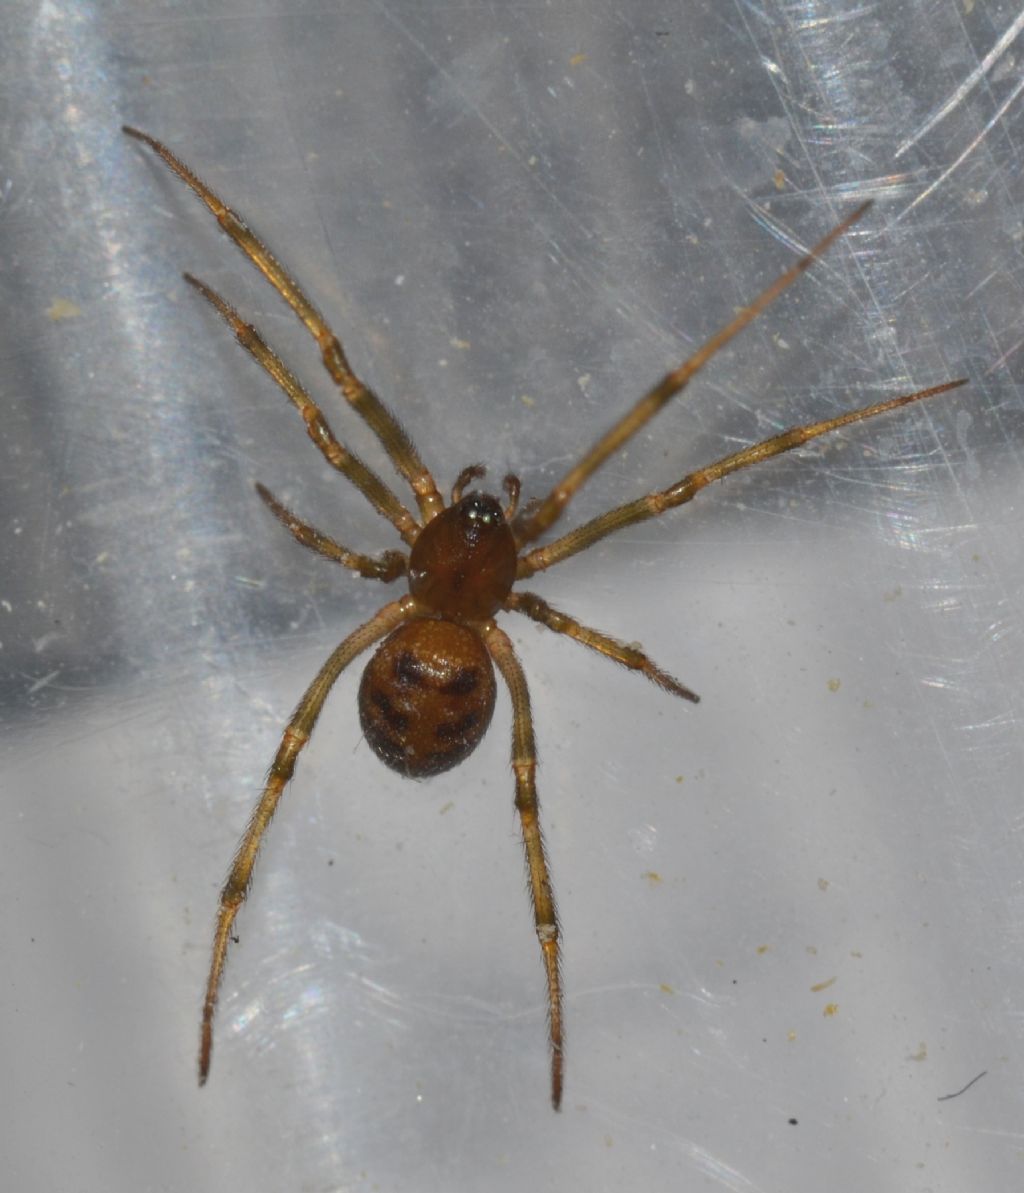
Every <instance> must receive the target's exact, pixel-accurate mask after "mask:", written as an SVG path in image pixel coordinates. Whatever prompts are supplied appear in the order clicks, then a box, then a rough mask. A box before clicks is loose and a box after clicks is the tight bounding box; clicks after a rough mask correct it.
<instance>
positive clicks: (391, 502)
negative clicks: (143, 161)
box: [185, 273, 420, 545]
mask: <svg viewBox="0 0 1024 1193" xmlns="http://www.w3.org/2000/svg"><path fill="white" fill-rule="evenodd" d="M185 281H186V282H188V284H189V285H190V286H191V287H192V288H193V289H195V290H198V291H199V293H200V294H201V295H202V296H203V298H205V299H206V301H207V302H208V303H209V304H210V305H211V306H212V307H213V308H214V310H216V312H217V313H218V314H219V315H220V316H221V318H222V319H223V320H224V322H225V323H226V324H227V325H228V327H230V328H231V330H232V331H233V332H234V333H235V339H236V340H237V341H238V342H239V343H240V344H241V345H242V347H243V348H244V349H245V350H246V352H248V353H249V355H250V356H251V357H252V358H253V360H255V361H256V363H257V364H258V365H259V366H260V367H261V368H262V369H263V371H264V372H265V373H266V374H267V375H268V376H269V377H270V378H271V379H272V380H273V381H274V382H275V383H276V385H277V386H278V388H279V389H280V390H281V391H282V392H283V393H284V395H285V396H286V397H287V399H288V401H289V402H291V404H292V405H293V406H294V407H295V409H296V410H298V412H299V413H300V414H301V415H302V421H303V422H304V423H305V424H306V433H307V434H308V435H309V437H310V439H312V440H313V442H314V443H315V444H316V446H317V448H318V449H319V450H320V454H321V455H322V456H323V457H324V459H325V460H326V461H327V463H328V464H330V465H331V467H332V468H336V469H337V470H338V471H339V472H340V473H341V474H342V476H345V477H348V479H349V480H350V481H351V482H352V483H353V484H354V485H355V487H356V488H357V489H358V490H359V491H360V493H362V494H363V496H364V497H365V498H366V499H367V501H369V502H370V504H371V505H372V506H373V507H374V509H375V510H376V511H377V512H378V513H379V514H380V515H381V516H382V517H384V518H387V520H388V521H389V522H390V523H391V524H392V526H394V528H395V529H396V530H397V531H398V533H399V534H400V535H401V536H402V538H403V539H404V540H405V541H406V542H407V543H409V544H410V545H411V544H412V543H414V542H415V541H416V537H417V535H418V534H419V531H420V528H419V525H418V523H417V522H416V519H415V518H414V517H413V516H412V514H410V513H409V511H408V510H407V509H406V508H405V506H404V505H403V504H402V503H401V502H400V501H399V500H398V498H397V496H396V495H395V494H394V493H393V492H392V491H391V489H390V488H389V487H388V486H387V485H386V484H385V483H384V482H383V481H382V480H381V479H380V477H379V476H378V475H377V474H376V473H375V472H374V471H373V469H372V468H368V467H367V466H366V465H365V464H364V463H363V461H362V460H360V459H359V457H358V456H357V455H355V454H354V453H353V452H350V451H349V450H348V448H347V447H345V445H344V444H343V443H340V442H339V441H338V439H337V438H336V437H335V434H334V432H333V431H332V430H331V428H330V426H329V425H328V422H327V419H326V418H324V415H323V412H322V411H321V409H320V407H319V406H318V405H317V404H316V402H314V401H313V399H312V398H311V397H310V396H309V394H308V393H307V392H306V391H305V389H303V387H302V385H301V384H300V383H299V381H298V379H297V378H296V376H295V374H294V373H293V372H292V371H291V370H290V369H289V368H288V366H287V365H286V364H285V363H284V361H283V360H281V358H280V357H279V356H278V355H277V353H276V352H274V351H273V349H272V348H271V347H270V346H269V345H268V344H267V342H266V340H264V338H263V337H262V336H261V335H260V333H259V332H258V331H257V330H256V328H255V327H253V326H252V324H251V323H246V322H245V321H244V320H243V319H242V317H241V315H239V313H238V312H237V311H236V310H235V308H234V307H233V306H231V304H230V303H228V302H226V301H225V300H224V299H223V298H221V296H220V295H219V294H218V293H217V291H216V290H214V289H212V288H211V287H210V286H208V285H207V284H206V283H205V282H201V281H200V280H199V279H198V278H196V277H193V276H192V274H190V273H186V274H185Z"/></svg>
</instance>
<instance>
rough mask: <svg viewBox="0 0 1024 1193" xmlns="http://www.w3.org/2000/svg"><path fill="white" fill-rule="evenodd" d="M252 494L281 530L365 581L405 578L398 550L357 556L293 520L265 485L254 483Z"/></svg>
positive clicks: (303, 523)
mask: <svg viewBox="0 0 1024 1193" xmlns="http://www.w3.org/2000/svg"><path fill="white" fill-rule="evenodd" d="M256 492H257V493H259V495H260V497H262V498H263V501H264V503H265V504H266V506H267V508H268V509H269V510H270V512H271V513H272V514H273V515H274V517H275V518H276V519H277V520H278V521H279V522H280V523H281V525H282V526H283V527H284V528H285V530H287V531H288V532H289V533H290V534H291V535H292V537H293V538H294V539H296V540H297V541H298V542H300V543H301V544H302V545H303V546H304V547H309V549H310V550H311V551H316V553H317V554H318V555H323V556H324V557H325V558H327V559H330V560H333V562H334V563H340V564H341V566H342V567H346V568H350V569H351V570H352V571H354V572H358V573H359V575H360V576H362V577H364V579H367V580H383V581H384V582H385V583H386V584H387V583H390V582H391V581H392V580H397V579H398V577H399V576H404V575H405V570H406V564H407V562H408V561H407V560H406V557H405V555H403V554H402V552H401V551H384V552H382V554H380V555H379V556H373V555H361V554H359V552H357V551H350V550H349V549H348V548H347V547H343V546H342V545H341V543H338V542H335V540H334V539H332V538H331V537H330V536H329V535H326V534H324V533H323V531H322V530H317V528H316V527H315V526H310V525H309V523H308V522H303V521H302V520H301V518H298V517H296V516H295V514H293V513H292V511H291V510H290V509H288V507H287V506H285V505H282V504H281V502H280V501H278V500H277V498H276V497H275V496H274V494H273V493H271V491H270V490H269V489H268V488H267V487H266V485H261V484H259V483H257V485H256Z"/></svg>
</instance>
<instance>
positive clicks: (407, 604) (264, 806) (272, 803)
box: [199, 597, 415, 1085]
mask: <svg viewBox="0 0 1024 1193" xmlns="http://www.w3.org/2000/svg"><path fill="white" fill-rule="evenodd" d="M414 607H415V602H413V600H412V598H411V597H403V598H402V599H401V600H398V601H391V602H390V603H389V604H387V605H385V606H384V607H383V608H382V609H380V610H378V612H377V613H375V614H374V615H373V617H371V618H370V620H369V621H367V622H365V623H364V624H363V625H361V626H360V627H359V628H358V629H357V630H353V632H352V633H351V634H349V636H348V637H347V638H346V639H345V640H344V641H343V642H342V643H341V645H340V646H338V647H336V648H335V650H334V652H333V653H332V654H331V655H330V657H329V658H328V659H327V662H326V663H324V665H323V667H321V668H320V671H319V673H318V674H317V676H316V678H315V679H314V680H313V682H312V683H311V684H310V685H309V687H308V689H307V690H306V694H305V695H304V696H303V697H302V699H301V700H300V701H299V703H298V706H297V707H296V709H295V712H294V713H293V714H292V718H291V720H290V721H289V722H288V725H287V727H286V728H285V731H284V735H283V736H282V738H281V744H280V745H279V746H278V748H277V753H276V754H275V755H274V761H273V762H272V763H271V765H270V772H269V774H268V776H267V782H266V786H265V787H264V788H263V794H262V795H261V796H260V800H259V803H258V804H257V805H256V807H255V809H254V811H253V814H252V817H251V819H250V820H249V825H248V827H247V828H246V830H245V833H244V834H243V836H242V839H241V841H240V842H239V843H238V850H237V852H236V853H235V860H234V862H232V865H231V872H230V873H229V874H228V877H227V881H226V882H225V883H224V888H223V890H222V891H221V895H220V910H219V912H218V914H217V927H216V930H215V932H214V936H213V953H212V956H211V958H210V973H209V977H208V978H207V981H206V996H205V998H204V1000H203V1024H202V1031H201V1033H200V1045H199V1084H200V1085H205V1084H206V1078H207V1076H208V1075H209V1072H210V1056H211V1053H212V1052H213V1013H214V1010H215V1009H216V1006H217V993H218V991H219V989H220V982H221V978H222V977H223V974H224V961H225V958H226V957H227V951H228V943H229V941H230V940H231V930H232V928H233V926H234V923H235V917H236V916H237V915H238V912H239V909H240V908H241V906H242V904H243V903H244V902H245V898H246V895H247V894H248V893H249V884H250V882H251V881H252V871H253V867H254V866H255V864H256V855H257V854H258V853H259V849H260V845H261V843H262V841H263V835H264V833H265V832H266V831H267V828H268V826H269V825H270V821H271V819H272V818H273V815H274V812H275V811H276V810H277V805H278V801H279V800H280V798H281V793H282V792H283V791H284V789H285V786H286V785H287V783H288V781H289V779H291V777H292V773H293V771H294V770H295V761H296V759H297V758H298V756H299V753H300V752H301V750H302V747H303V746H304V745H305V744H306V742H308V741H309V737H310V734H311V733H312V732H313V727H314V725H315V724H316V721H317V717H319V715H320V710H321V709H322V708H323V705H324V701H325V700H326V699H327V694H328V693H329V692H330V690H331V687H332V686H333V684H334V681H335V680H336V679H337V678H338V676H339V675H340V674H341V673H342V671H344V669H345V668H346V667H347V666H348V665H349V663H351V662H352V660H353V659H354V658H355V657H356V655H358V654H360V653H361V652H362V651H364V650H366V649H367V647H369V646H372V645H373V643H374V642H377V641H378V640H379V639H381V638H383V637H384V636H385V635H386V634H388V633H390V632H391V630H393V629H394V628H395V627H396V626H398V625H400V624H401V623H402V622H403V621H405V620H407V618H408V617H409V616H410V614H411V612H412V610H413V609H414Z"/></svg>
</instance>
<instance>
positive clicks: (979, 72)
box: [893, 12, 1024, 160]
mask: <svg viewBox="0 0 1024 1193" xmlns="http://www.w3.org/2000/svg"><path fill="white" fill-rule="evenodd" d="M1021 29H1024V12H1021V13H1020V14H1019V15H1018V17H1017V19H1016V20H1015V21H1014V22H1013V24H1012V25H1010V27H1009V28H1008V29H1007V30H1006V32H1005V33H1004V34H1003V36H1002V37H1001V38H1000V39H999V40H998V41H997V42H996V44H995V45H994V46H993V47H992V49H991V50H989V52H988V53H987V54H986V55H985V57H984V58H982V60H981V61H980V62H979V63H978V65H977V66H976V67H975V68H974V70H972V71H971V73H970V74H969V75H968V76H967V78H966V79H964V81H963V82H962V83H961V84H960V86H959V87H957V89H956V90H955V91H954V92H953V94H952V95H951V96H950V97H949V99H947V100H946V102H945V103H944V104H942V105H940V106H939V107H938V108H937V109H936V110H935V111H934V112H933V113H932V115H931V116H929V117H928V119H927V120H926V121H925V122H924V124H922V125H921V127H920V128H919V129H918V130H917V132H916V133H914V135H913V136H911V137H908V138H907V140H906V141H904V142H903V144H902V145H901V146H900V147H899V148H898V149H897V150H896V152H895V154H894V155H893V158H894V160H895V159H896V158H899V157H901V156H902V155H903V154H904V153H906V152H907V150H908V149H910V147H911V146H912V145H916V144H917V142H918V141H920V140H921V138H922V137H923V136H925V135H926V134H927V133H929V132H930V131H931V130H932V129H933V128H934V127H935V126H936V125H937V124H938V123H939V121H940V120H944V119H945V118H946V117H947V116H948V115H949V113H950V112H952V110H953V109H954V108H955V107H956V106H957V104H959V103H962V102H963V101H964V100H965V99H966V98H967V95H968V93H969V92H970V91H973V90H974V88H975V87H977V85H978V84H979V83H980V82H981V80H982V78H983V77H984V76H985V74H987V73H988V71H989V70H990V69H991V67H992V66H993V65H994V63H995V61H996V59H997V58H999V57H1000V56H1001V55H1002V54H1004V53H1005V52H1006V49H1007V47H1008V46H1009V44H1010V42H1012V41H1013V40H1014V38H1015V37H1016V36H1017V34H1018V33H1020V31H1021Z"/></svg>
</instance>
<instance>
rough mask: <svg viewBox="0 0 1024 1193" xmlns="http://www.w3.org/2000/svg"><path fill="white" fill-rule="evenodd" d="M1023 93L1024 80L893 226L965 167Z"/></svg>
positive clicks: (902, 212)
mask: <svg viewBox="0 0 1024 1193" xmlns="http://www.w3.org/2000/svg"><path fill="white" fill-rule="evenodd" d="M1022 91H1024V78H1022V79H1021V80H1020V82H1019V83H1018V84H1017V86H1016V87H1014V89H1013V90H1012V91H1011V92H1010V94H1009V95H1008V96H1007V97H1006V99H1005V100H1003V102H1002V103H1001V104H1000V105H999V107H998V108H997V109H996V112H995V115H994V116H993V117H992V119H991V120H990V121H989V122H988V124H986V125H985V127H984V128H983V129H982V130H981V132H980V133H978V135H977V136H976V137H975V138H974V140H973V141H972V142H971V143H970V145H968V146H967V148H966V149H965V150H964V151H963V153H961V154H960V156H959V157H958V158H957V159H956V161H955V162H953V164H952V165H951V166H947V167H946V169H945V170H943V171H942V173H941V174H940V175H939V176H938V178H936V179H935V181H934V182H933V183H932V184H931V186H926V187H925V188H924V190H923V191H922V192H921V193H920V194H919V195H918V196H917V198H916V199H915V200H914V201H913V203H910V204H908V205H907V206H906V207H904V209H903V210H902V211H901V212H900V213H899V215H898V216H897V217H896V218H895V219H894V220H893V221H892V222H893V224H898V223H899V222H900V220H901V219H903V217H904V216H905V215H907V214H909V213H910V212H911V211H913V210H914V208H915V207H916V206H917V205H918V203H923V202H924V201H925V199H927V198H928V196H929V195H930V194H931V193H932V191H934V190H936V189H938V187H940V186H941V185H942V184H943V183H944V182H945V181H946V179H947V178H948V177H949V176H950V174H952V173H953V172H954V171H955V170H959V168H960V167H961V166H962V165H963V163H964V161H965V160H966V159H967V158H968V157H970V155H971V154H972V153H973V152H974V151H975V149H977V148H978V146H979V145H980V144H981V142H982V141H983V140H984V139H985V138H986V137H987V136H988V134H989V133H990V132H991V131H992V128H993V126H994V125H995V124H997V123H998V122H999V121H1000V120H1002V118H1003V116H1004V115H1005V114H1006V110H1007V108H1009V106H1010V105H1011V104H1012V103H1013V101H1014V100H1015V99H1016V98H1017V96H1018V95H1020V93H1021V92H1022Z"/></svg>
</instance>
